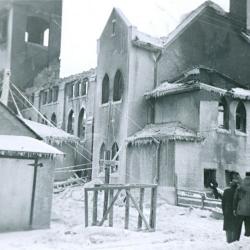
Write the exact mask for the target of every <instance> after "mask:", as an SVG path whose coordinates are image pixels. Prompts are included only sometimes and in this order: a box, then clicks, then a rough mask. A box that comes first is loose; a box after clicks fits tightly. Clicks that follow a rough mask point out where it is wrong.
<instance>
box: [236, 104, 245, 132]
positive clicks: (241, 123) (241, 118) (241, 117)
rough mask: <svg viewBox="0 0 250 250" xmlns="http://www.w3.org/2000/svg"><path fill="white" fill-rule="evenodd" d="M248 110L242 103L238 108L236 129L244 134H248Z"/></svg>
mask: <svg viewBox="0 0 250 250" xmlns="http://www.w3.org/2000/svg"><path fill="white" fill-rule="evenodd" d="M246 117H247V115H246V108H245V105H244V104H243V103H242V102H240V103H239V104H238V106H237V108H236V129H237V130H239V131H242V132H246V121H247V119H246Z"/></svg>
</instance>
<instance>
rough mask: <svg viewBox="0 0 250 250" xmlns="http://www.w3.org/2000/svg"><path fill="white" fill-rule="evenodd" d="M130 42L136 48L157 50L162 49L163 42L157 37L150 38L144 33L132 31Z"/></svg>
mask: <svg viewBox="0 0 250 250" xmlns="http://www.w3.org/2000/svg"><path fill="white" fill-rule="evenodd" d="M133 31H134V32H133V35H132V40H133V43H134V44H135V45H138V46H154V47H156V48H158V49H162V48H163V45H164V41H163V39H161V38H158V37H152V36H150V35H148V34H146V33H143V32H140V31H138V30H133Z"/></svg>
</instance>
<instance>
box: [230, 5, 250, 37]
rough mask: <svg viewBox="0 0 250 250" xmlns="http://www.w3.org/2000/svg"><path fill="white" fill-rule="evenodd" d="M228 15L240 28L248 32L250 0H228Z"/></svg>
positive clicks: (249, 26)
mask: <svg viewBox="0 0 250 250" xmlns="http://www.w3.org/2000/svg"><path fill="white" fill-rule="evenodd" d="M230 15H231V17H232V19H234V21H235V22H236V23H237V25H238V26H239V28H240V29H241V30H243V31H246V32H247V33H250V0H230Z"/></svg>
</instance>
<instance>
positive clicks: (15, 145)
mask: <svg viewBox="0 0 250 250" xmlns="http://www.w3.org/2000/svg"><path fill="white" fill-rule="evenodd" d="M51 155H63V153H62V152H61V151H59V150H58V149H56V148H54V147H52V146H50V145H48V144H46V143H45V142H42V141H39V140H37V139H34V138H31V137H27V136H14V135H0V156H6V157H7V156H11V157H16V156H19V157H23V158H26V157H27V158H35V157H39V158H41V157H42V158H43V157H50V156H51Z"/></svg>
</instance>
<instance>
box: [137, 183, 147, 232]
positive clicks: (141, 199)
mask: <svg viewBox="0 0 250 250" xmlns="http://www.w3.org/2000/svg"><path fill="white" fill-rule="evenodd" d="M144 193H145V189H144V188H140V201H139V202H140V204H139V208H140V209H141V211H142V212H143V203H144ZM141 227H142V217H141V215H140V214H138V224H137V229H138V230H140V229H141Z"/></svg>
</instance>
